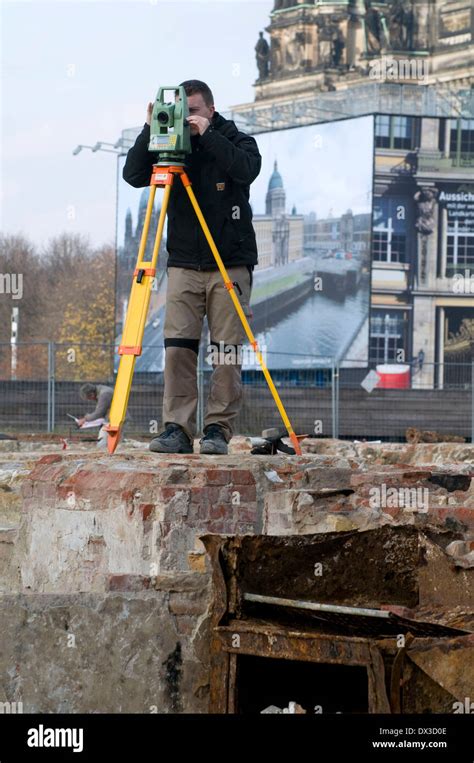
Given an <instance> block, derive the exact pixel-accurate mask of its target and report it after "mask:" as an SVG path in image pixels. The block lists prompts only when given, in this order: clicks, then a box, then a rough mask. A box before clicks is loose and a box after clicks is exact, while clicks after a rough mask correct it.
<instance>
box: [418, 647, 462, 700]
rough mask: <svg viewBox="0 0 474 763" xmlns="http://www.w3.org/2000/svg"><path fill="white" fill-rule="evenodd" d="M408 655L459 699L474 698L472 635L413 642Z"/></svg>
mask: <svg viewBox="0 0 474 763" xmlns="http://www.w3.org/2000/svg"><path fill="white" fill-rule="evenodd" d="M407 656H408V657H409V658H410V660H411V661H412V662H414V663H415V665H417V666H418V667H419V668H421V670H423V671H424V672H425V673H426V674H427V675H428V676H430V678H432V679H433V681H436V683H438V684H439V685H440V686H442V687H443V689H445V690H446V691H448V692H449V693H450V694H452V695H453V697H456V699H457V700H458V701H459V702H463V701H464V700H465V699H466V697H470V698H471V699H473V698H474V635H472V634H471V635H469V636H460V637H459V638H450V639H436V640H434V639H429V640H428V641H427V642H418V641H415V642H414V643H413V645H412V646H411V647H410V648H409V649H408V650H407Z"/></svg>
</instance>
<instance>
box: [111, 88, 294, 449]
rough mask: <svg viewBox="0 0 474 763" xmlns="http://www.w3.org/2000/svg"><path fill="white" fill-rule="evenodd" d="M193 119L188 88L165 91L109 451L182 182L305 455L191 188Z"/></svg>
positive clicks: (153, 137) (154, 135) (156, 111)
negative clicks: (168, 96) (158, 199)
mask: <svg viewBox="0 0 474 763" xmlns="http://www.w3.org/2000/svg"><path fill="white" fill-rule="evenodd" d="M170 90H171V91H173V92H174V93H175V96H177V98H176V97H175V103H165V101H164V97H165V92H167V91H170ZM188 116H189V110H188V102H187V98H186V93H185V90H184V87H183V86H181V85H178V86H175V87H160V88H159V90H158V94H157V96H156V100H155V103H154V106H153V111H152V115H151V125H150V142H149V144H148V150H149V151H157V152H159V157H158V158H159V161H157V162H156V164H154V165H153V169H152V175H151V180H150V194H149V197H148V205H147V209H146V215H145V221H144V224H143V231H142V234H141V239H140V246H139V249H138V258H137V263H136V266H135V270H134V272H133V282H132V288H131V292H130V300H129V303H128V309H127V315H126V318H125V325H124V329H123V335H122V342H121V344H120V346H119V348H118V354H119V355H120V356H121V357H120V363H119V368H118V372H117V379H116V382H115V388H114V395H113V398H112V404H111V407H110V416H109V418H110V423H109V424H108V425H107V426H106V427H104V429H105V430H106V431H107V433H108V436H107V449H108V451H109V453H110V454H112V453H114V452H115V449H116V447H117V445H118V443H119V440H120V435H121V431H122V426H123V422H124V420H125V415H126V412H127V406H128V399H129V396H130V389H131V386H132V379H133V372H134V370H135V360H136V358H137V356H138V355H141V352H142V342H143V335H144V332H145V324H146V317H147V313H148V307H149V304H150V296H151V289H152V285H153V279H154V278H155V275H156V265H157V261H158V252H159V249H160V243H161V239H162V235H163V227H164V223H165V217H166V211H167V208H168V202H169V197H170V193H171V187H172V185H173V182H174V179H175V176H178V177H179V178H180V179H181V182H182V183H183V185H184V187H185V189H186V192H187V194H188V196H189V199H190V201H191V204H192V205H193V207H194V210H195V212H196V215H197V218H198V220H199V223H200V224H201V227H202V230H203V232H204V235H205V236H206V239H207V242H208V244H209V246H210V248H211V251H212V253H213V255H214V258H215V260H216V263H217V266H218V268H219V270H220V273H221V275H222V278H223V279H224V285H225V288H226V289H227V290H228V292H229V295H230V298H231V299H232V302H233V303H234V307H235V309H236V310H237V313H238V315H239V318H240V320H241V321H242V324H243V326H244V329H245V333H246V334H247V337H248V339H249V342H250V344H251V346H252V347H253V349H254V351H255V354H256V356H257V358H258V361H259V363H260V365H261V367H262V371H263V373H264V375H265V379H266V380H267V382H268V386H269V387H270V391H271V393H272V395H273V398H274V400H275V403H276V405H277V407H278V410H279V412H280V415H281V417H282V419H283V422H284V424H285V427H286V430H287V432H288V435H289V437H290V438H291V441H292V443H293V446H294V451H295V453H297V454H298V455H301V447H300V444H299V440H298V437H297V435H296V434H295V433H294V431H293V428H292V426H291V424H290V420H289V418H288V416H287V414H286V411H285V409H284V407H283V404H282V402H281V400H280V397H279V395H278V392H277V390H276V388H275V385H274V383H273V380H272V378H271V376H270V373H269V371H268V368H267V367H266V365H265V362H264V360H263V357H262V354H261V352H260V350H259V348H258V343H257V341H256V339H255V337H254V335H253V333H252V330H251V328H250V325H249V323H248V321H247V318H246V317H245V314H244V312H243V310H242V306H241V304H240V302H239V299H238V297H237V295H236V293H235V289H234V284H233V283H232V281H231V280H230V279H229V276H228V274H227V271H226V269H225V266H224V263H223V262H222V259H221V256H220V254H219V252H218V251H217V248H216V245H215V243H214V240H213V238H212V236H211V233H210V231H209V228H208V226H207V223H206V221H205V219H204V217H203V214H202V212H201V209H200V207H199V204H198V202H197V200H196V197H195V195H194V192H193V189H192V188H191V182H190V180H189V178H188V176H187V174H186V172H185V169H184V167H185V159H186V155H187V154H190V153H191V151H192V148H191V137H190V125H189V124H188V123H187V118H188ZM157 187H160V188H164V194H163V201H162V205H161V211H160V217H159V220H158V227H157V231H156V236H155V242H154V246H153V253H152V258H151V261H150V262H144V260H143V258H144V256H145V251H146V243H147V239H148V230H149V227H150V220H151V217H152V212H153V205H154V201H155V194H156V189H157Z"/></svg>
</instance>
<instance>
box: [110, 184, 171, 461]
mask: <svg viewBox="0 0 474 763" xmlns="http://www.w3.org/2000/svg"><path fill="white" fill-rule="evenodd" d="M170 192H171V182H170V183H169V184H167V185H166V186H165V191H164V195H163V202H162V206H161V213H160V218H159V220H158V228H157V231H156V237H155V243H154V247H153V255H152V258H151V262H143V257H144V255H145V250H146V242H147V238H148V230H149V227H150V220H151V215H152V212H153V203H154V200H155V194H156V185H153V184H152V185H151V186H150V196H149V198H148V206H147V210H146V216H145V222H144V224H143V231H142V235H141V239H140V247H139V250H138V258H137V264H136V267H135V271H134V274H133V282H132V289H131V292H130V300H129V303H128V308H127V316H126V319H125V326H124V329H123V334H122V344H121V345H120V347H119V350H118V352H119V355H121V358H120V363H119V368H118V373H117V379H116V382H115V388H114V395H113V398H112V404H111V407H110V417H109V418H110V423H109V425H108V426H107V427H106V430H107V432H108V441H107V448H108V451H109V453H110V454H112V453H114V451H115V449H116V447H117V445H118V442H119V440H120V435H121V430H122V425H123V422H124V420H125V415H126V413H127V406H128V399H129V397H130V389H131V386H132V380H133V372H134V370H135V360H136V357H137V355H141V352H142V342H143V334H144V332H145V323H146V317H147V313H148V307H149V304H150V296H151V287H152V284H153V279H154V277H155V272H156V264H157V261H158V252H159V249H160V242H161V238H162V235H163V227H164V222H165V217H166V210H167V208H168V200H169V195H170Z"/></svg>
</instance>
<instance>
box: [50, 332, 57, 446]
mask: <svg viewBox="0 0 474 763" xmlns="http://www.w3.org/2000/svg"><path fill="white" fill-rule="evenodd" d="M55 353H56V345H55V343H54V342H48V432H54V427H55V425H56V422H55V411H54V404H55V401H54V393H55V382H54V374H55V362H56V358H55Z"/></svg>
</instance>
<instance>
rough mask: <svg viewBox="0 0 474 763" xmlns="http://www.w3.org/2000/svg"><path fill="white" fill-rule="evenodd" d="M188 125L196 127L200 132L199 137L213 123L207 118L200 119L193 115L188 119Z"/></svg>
mask: <svg viewBox="0 0 474 763" xmlns="http://www.w3.org/2000/svg"><path fill="white" fill-rule="evenodd" d="M188 124H189V125H195V126H196V127H197V129H198V130H199V135H202V134H203V132H205V131H206V130H207V128H208V127H209V125H210V124H211V123H210V121H209V119H207V117H199V116H198V115H197V114H192V115H191V116H189V117H188Z"/></svg>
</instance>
